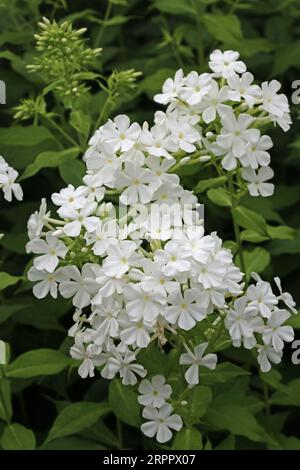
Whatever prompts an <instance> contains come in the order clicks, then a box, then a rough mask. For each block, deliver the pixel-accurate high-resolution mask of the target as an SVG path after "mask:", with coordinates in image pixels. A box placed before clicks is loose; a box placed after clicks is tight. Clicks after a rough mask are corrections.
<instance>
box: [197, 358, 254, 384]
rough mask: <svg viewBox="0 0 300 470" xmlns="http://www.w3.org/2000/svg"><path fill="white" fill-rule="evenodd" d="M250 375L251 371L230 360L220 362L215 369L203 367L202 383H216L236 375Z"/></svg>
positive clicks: (200, 375) (201, 372)
mask: <svg viewBox="0 0 300 470" xmlns="http://www.w3.org/2000/svg"><path fill="white" fill-rule="evenodd" d="M243 375H244V376H245V375H250V372H248V371H247V370H244V369H242V368H241V367H238V366H236V365H235V364H231V363H230V362H223V363H221V364H218V365H217V367H216V368H215V370H209V369H203V370H201V371H200V374H199V377H200V383H201V384H208V385H211V384H214V383H218V382H227V381H228V380H232V379H234V378H235V377H239V376H243Z"/></svg>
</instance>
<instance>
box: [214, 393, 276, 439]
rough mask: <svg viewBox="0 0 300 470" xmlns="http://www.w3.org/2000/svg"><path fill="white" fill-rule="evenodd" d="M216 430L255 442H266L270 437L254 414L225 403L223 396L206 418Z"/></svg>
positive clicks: (215, 401) (242, 407)
mask: <svg viewBox="0 0 300 470" xmlns="http://www.w3.org/2000/svg"><path fill="white" fill-rule="evenodd" d="M205 420H207V421H208V422H209V423H210V424H211V425H213V426H214V427H215V428H216V429H220V430H227V431H229V432H230V433H232V434H234V435H237V436H244V437H247V438H248V439H250V440H251V441H255V442H266V441H268V440H269V439H268V436H267V434H266V432H265V431H264V429H263V428H262V427H261V426H260V425H259V424H258V422H257V421H256V419H255V417H254V416H253V414H252V413H250V411H249V410H248V409H247V408H246V407H245V406H241V405H237V404H235V403H234V394H233V396H232V403H228V401H223V398H222V395H221V396H218V397H217V398H216V399H215V400H214V401H213V402H212V404H211V406H210V407H209V409H208V412H207V414H206V416H205Z"/></svg>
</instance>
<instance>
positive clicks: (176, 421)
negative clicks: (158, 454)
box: [141, 403, 183, 444]
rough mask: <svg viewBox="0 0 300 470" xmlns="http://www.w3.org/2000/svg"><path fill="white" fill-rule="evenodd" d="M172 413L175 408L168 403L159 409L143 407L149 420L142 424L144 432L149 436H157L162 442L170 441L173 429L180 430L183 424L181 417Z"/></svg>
mask: <svg viewBox="0 0 300 470" xmlns="http://www.w3.org/2000/svg"><path fill="white" fill-rule="evenodd" d="M172 413H173V408H172V406H171V405H169V404H167V403H166V404H164V405H163V406H162V407H161V408H159V409H156V408H152V407H149V406H147V407H146V408H144V409H143V418H145V419H147V420H148V422H147V423H143V424H142V426H141V430H142V432H143V433H144V434H145V435H146V436H148V437H154V436H156V440H157V442H159V443H161V444H163V443H165V442H167V441H169V440H170V439H172V431H171V429H173V430H174V431H180V429H181V428H182V426H183V423H182V419H181V417H180V416H179V415H177V414H172Z"/></svg>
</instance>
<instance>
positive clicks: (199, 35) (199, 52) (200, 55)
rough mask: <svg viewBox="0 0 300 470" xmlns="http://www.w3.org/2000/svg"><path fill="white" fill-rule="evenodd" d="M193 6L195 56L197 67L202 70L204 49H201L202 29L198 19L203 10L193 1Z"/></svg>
mask: <svg viewBox="0 0 300 470" xmlns="http://www.w3.org/2000/svg"><path fill="white" fill-rule="evenodd" d="M193 6H194V8H195V11H196V28H197V56H198V65H199V66H200V67H201V68H203V65H204V62H205V57H204V48H203V32H202V31H203V27H202V24H201V21H200V18H201V16H202V14H203V11H202V10H203V8H201V7H200V4H198V2H197V1H195V0H193Z"/></svg>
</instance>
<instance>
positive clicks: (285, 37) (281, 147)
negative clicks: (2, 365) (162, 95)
mask: <svg viewBox="0 0 300 470" xmlns="http://www.w3.org/2000/svg"><path fill="white" fill-rule="evenodd" d="M43 16H46V17H47V18H49V19H50V20H53V19H56V20H57V21H59V22H60V21H63V20H65V19H67V20H69V21H71V22H72V23H73V25H74V27H76V28H81V27H85V28H87V31H86V33H85V34H84V38H85V40H86V45H87V47H91V48H93V47H102V48H103V51H102V54H101V55H100V56H99V57H98V58H97V59H96V60H95V61H94V64H93V65H92V66H91V68H90V71H93V72H95V73H99V74H101V75H103V76H104V77H109V76H110V74H111V73H112V72H113V71H116V70H117V71H121V70H126V69H135V70H136V71H140V72H142V75H141V76H140V77H139V79H138V81H137V87H136V88H135V89H134V90H129V93H127V94H126V95H124V94H122V93H121V94H120V96H119V99H117V100H115V101H114V103H112V105H111V106H109V107H108V108H107V109H106V112H105V118H108V117H109V116H114V115H116V114H120V113H127V114H128V115H129V116H130V118H131V119H132V120H137V121H139V122H140V123H142V122H143V121H144V120H148V121H149V122H152V119H153V112H154V110H156V109H157V106H156V105H155V104H154V102H153V95H154V94H155V93H157V92H158V91H159V90H160V89H161V86H162V84H163V82H164V80H165V79H166V78H167V77H169V76H173V75H174V72H175V71H176V70H177V69H178V68H181V67H182V68H183V69H184V71H185V72H188V71H190V70H197V71H198V72H203V71H207V62H208V56H209V54H210V52H211V51H212V50H214V49H215V48H221V49H222V50H225V49H234V50H238V51H239V52H240V54H241V58H242V60H243V61H244V62H246V63H247V66H248V70H249V71H251V72H252V73H253V74H254V76H255V79H256V80H257V81H259V82H261V81H265V80H271V79H273V78H276V79H277V80H279V81H280V82H281V83H282V87H283V92H284V93H285V94H286V95H287V96H288V99H289V102H290V105H291V110H292V119H293V126H292V128H291V130H290V131H289V132H288V133H284V132H283V131H282V130H281V129H280V128H272V129H271V130H270V131H269V132H270V135H271V137H272V139H273V141H274V148H273V149H272V150H271V156H272V161H271V166H272V168H273V169H274V171H275V181H274V182H275V185H276V190H275V194H274V195H273V196H272V197H271V198H266V199H262V198H258V199H255V198H244V200H243V205H244V206H246V207H248V208H249V209H251V210H254V211H255V212H257V213H259V214H261V215H262V216H263V217H264V218H265V220H266V221H267V222H268V224H270V225H277V224H279V225H287V226H289V227H292V228H293V229H295V232H293V236H292V237H289V239H276V240H271V239H270V240H269V239H267V240H265V241H264V242H263V243H261V244H260V247H262V249H263V251H261V250H259V251H255V252H254V254H253V256H254V257H257V256H258V257H263V258H264V260H263V263H262V264H263V266H262V272H263V275H264V277H265V278H266V279H268V280H271V279H272V277H273V276H274V275H277V276H280V277H281V279H282V283H283V286H284V289H285V290H288V291H290V292H291V293H292V294H293V296H294V297H295V300H296V301H297V304H298V305H299V302H300V289H299V282H300V263H299V261H300V210H299V209H300V185H299V177H300V135H299V116H300V113H299V111H300V102H299V104H297V103H292V94H293V92H295V90H296V89H297V88H300V81H299V83H298V84H297V83H295V81H297V80H300V22H299V19H300V3H299V1H298V0H268V1H259V0H248V1H244V0H241V1H238V0H223V1H217V0H153V1H151V0H149V1H148V0H128V1H127V0H113V1H111V2H108V1H106V0H93V1H92V0H84V1H83V0H72V1H71V0H69V1H67V0H56V1H55V0H26V1H23V0H0V79H1V80H3V81H5V83H6V89H7V102H6V105H0V154H1V155H3V156H4V157H5V158H6V160H7V161H8V163H9V164H10V165H12V166H14V167H15V168H16V169H17V170H18V171H19V173H20V174H21V173H23V171H24V170H25V169H26V168H27V167H28V166H29V165H30V164H32V163H33V162H34V161H35V159H36V157H37V156H38V155H40V154H41V153H43V152H46V151H47V152H49V151H52V152H56V151H61V150H64V149H68V148H70V144H69V143H68V141H66V140H64V139H63V138H61V136H59V137H60V139H59V142H58V141H57V140H56V139H54V138H53V135H54V136H55V135H56V132H57V131H56V129H55V128H54V127H53V126H51V125H49V122H48V123H45V122H42V120H41V121H40V122H39V123H38V125H36V123H34V122H33V121H32V120H31V119H28V120H26V119H25V120H21V121H17V120H16V119H14V117H13V116H14V114H15V112H16V111H15V110H14V108H15V107H17V106H18V105H19V104H20V101H21V100H22V99H24V98H35V97H37V96H38V95H40V94H41V92H42V90H43V88H44V87H45V86H46V85H47V83H45V81H44V80H43V78H42V77H40V76H39V75H38V74H30V73H29V72H28V69H27V68H26V66H27V65H28V64H32V63H33V61H34V57H35V56H36V54H37V52H36V50H35V47H34V44H35V40H34V34H36V33H37V32H38V30H39V27H38V25H37V23H38V22H39V21H40V20H41V18H42V17H43ZM87 84H88V85H89V86H90V90H89V91H88V92H87V93H86V94H85V95H84V97H83V98H82V100H80V102H79V103H78V109H79V110H81V111H82V112H83V113H85V115H88V116H89V119H90V121H91V123H92V124H94V123H95V122H96V121H97V119H98V117H99V114H100V113H101V109H102V107H103V104H104V102H105V98H106V92H105V91H104V90H102V89H101V88H100V87H99V85H98V83H97V80H88V81H87ZM45 103H46V107H47V111H48V112H50V113H53V116H54V119H56V118H58V120H59V121H60V125H61V126H62V127H63V128H64V129H67V130H68V131H70V132H71V133H72V132H73V131H72V128H71V127H70V125H69V118H70V113H71V110H70V108H69V109H68V108H67V107H64V106H63V105H62V103H61V102H59V100H58V99H57V97H56V96H55V94H54V93H51V91H50V92H49V93H48V94H47V95H46V97H45ZM89 131H90V129H89V128H88V129H87V133H88V132H89ZM86 140H87V136H85V140H84V142H86ZM80 158H81V155H79V154H78V157H77V159H75V160H72V162H71V163H70V162H68V161H67V160H66V161H64V162H63V163H60V162H57V163H55V164H54V168H46V165H43V166H44V167H43V168H41V169H40V171H36V174H34V175H33V176H32V177H30V178H29V177H28V178H27V179H24V181H23V182H22V186H23V189H24V195H25V196H24V202H23V203H12V204H8V203H5V202H4V201H2V202H1V208H0V216H1V218H0V224H1V229H0V230H1V232H4V233H5V234H6V235H5V236H4V238H3V239H2V240H1V271H3V272H7V273H10V274H12V275H14V276H22V275H23V273H24V269H25V268H26V266H27V264H28V262H29V261H30V258H29V257H27V256H26V253H25V243H26V241H27V234H26V222H27V218H28V216H29V215H30V214H31V213H32V212H33V211H34V210H36V209H37V208H38V206H39V201H40V199H41V198H42V197H46V198H48V199H49V198H50V195H51V194H52V193H53V192H54V191H57V190H59V189H60V188H62V187H63V185H65V184H66V183H73V184H79V183H80V178H81V176H82V175H83V174H84V165H83V163H82V162H81V161H80ZM180 176H181V177H182V180H183V184H184V185H185V186H186V187H187V188H189V189H193V188H194V187H195V186H196V184H197V183H198V182H199V180H200V179H205V178H208V177H210V176H211V174H210V173H209V171H208V170H207V172H206V171H203V170H201V172H200V171H198V170H195V168H194V167H193V169H192V170H188V169H185V170H182V173H181V175H180ZM199 199H200V201H201V202H203V203H205V224H206V229H207V231H213V230H217V232H218V234H219V235H220V236H221V237H222V238H223V239H224V240H232V239H233V228H232V222H231V218H230V213H229V211H228V210H227V209H226V208H225V209H224V207H216V206H215V205H214V204H213V203H212V202H211V201H210V200H209V199H208V198H207V197H206V196H205V195H204V194H200V195H199ZM245 245H246V247H247V248H249V250H254V249H255V244H250V243H246V244H245ZM266 252H267V255H266V254H265V253H266ZM18 280H19V279H18V278H16V279H15V282H14V281H13V280H12V281H11V284H15V285H11V286H9V285H8V288H7V289H6V290H5V292H3V290H2V292H1V295H2V306H1V307H0V338H1V339H2V340H5V341H6V342H8V343H9V344H10V345H11V349H12V352H11V354H12V358H14V357H16V356H18V355H20V354H22V353H24V352H26V351H29V350H32V349H37V348H51V349H59V348H60V350H61V351H67V349H68V341H66V340H65V337H66V329H67V328H68V327H69V326H70V324H71V313H70V312H71V310H70V305H69V303H68V302H66V301H64V300H61V299H59V300H57V301H54V300H52V299H51V300H49V299H45V300H43V301H38V300H36V299H34V298H33V296H32V294H31V290H30V285H29V283H28V282H26V281H23V282H18ZM1 289H3V285H2V286H1ZM294 326H296V327H297V326H298V327H299V328H300V321H299V320H295V319H294ZM291 354H292V350H291V348H290V347H288V348H287V351H286V353H285V363H284V365H283V366H282V367H281V368H280V373H281V374H282V377H283V378H282V382H281V376H280V374H279V376H278V375H277V374H276V373H274V374H271V376H270V378H269V379H268V380H269V383H268V386H269V387H270V388H271V391H272V393H273V392H274V390H275V392H274V393H275V398H273V402H272V399H271V404H272V407H271V411H272V416H271V418H270V419H272V423H271V424H272V426H273V427H274V429H276V430H278V433H279V434H280V436H282V437H280V438H278V439H279V440H278V442H279V441H280V442H281V444H280V445H281V447H282V448H298V449H299V448H300V440H298V439H297V437H296V436H297V435H298V437H300V436H299V426H298V423H299V417H300V413H299V408H298V407H299V405H300V398H299V397H300V379H297V377H299V367H300V366H298V367H297V366H295V365H292V363H291ZM225 357H226V358H227V359H232V360H233V361H234V362H235V363H236V364H239V365H242V364H245V363H247V361H248V360H249V358H248V356H247V354H246V353H245V352H242V351H240V350H229V351H227V352H226V354H225ZM248 366H249V364H248ZM0 380H1V379H0ZM2 383H3V379H2ZM282 383H284V384H286V383H289V384H290V385H282ZM99 384H100V385H99ZM11 386H12V392H13V394H12V397H13V399H12V404H13V421H14V422H18V423H21V424H23V425H24V426H26V427H28V428H31V429H32V430H33V431H34V433H35V435H36V438H37V441H38V444H40V443H41V442H42V440H43V439H44V437H45V435H46V434H47V432H48V430H49V428H50V427H51V425H52V423H53V420H54V418H55V417H56V415H57V413H59V411H60V410H62V409H63V407H64V405H65V404H66V403H69V402H70V401H82V400H84V401H91V402H94V401H95V402H97V401H101V400H104V399H105V398H106V395H107V383H106V382H105V381H104V380H102V379H99V378H98V379H95V380H92V379H88V380H84V381H83V380H80V379H79V378H78V377H77V375H76V371H73V372H71V373H70V374H68V373H67V372H66V371H63V372H61V373H58V374H56V375H53V376H43V375H38V376H37V377H31V378H23V379H20V378H19V379H16V380H12V383H11ZM233 386H235V387H237V386H238V385H234V384H233V385H232V384H231V388H230V383H229V384H228V385H226V386H225V385H224V392H223V393H224V394H226V393H227V395H228V394H230V390H232V387H233ZM226 387H227V388H226ZM241 387H242V385H241ZM243 387H244V385H243ZM259 387H260V385H259V384H258V380H257V376H255V375H254V376H253V378H252V379H251V383H250V384H248V391H249V393H252V392H253V393H254V394H255V391H256V390H257V388H259ZM0 388H1V386H0ZM241 390H244V389H243V388H241ZM2 393H4V392H3V389H2ZM234 393H235V392H233V395H234ZM245 393H246V392H245ZM247 393H248V392H247ZM5 394H6V396H7V397H10V395H9V394H8V393H7V392H5ZM276 394H277V395H276ZM253 396H254V395H253ZM7 400H8V401H9V400H10V398H7ZM232 400H234V398H232ZM251 403H252V401H251V398H250V399H249V401H248V402H245V403H244V404H245V405H246V407H247V406H249V409H250V408H251V406H252V407H253V413H255V412H256V411H255V410H256V409H255V406H256V405H255V403H254V402H253V403H252V405H251ZM8 406H10V405H8ZM257 410H258V409H257ZM258 411H259V410H258ZM233 415H234V412H233ZM0 416H1V407H0ZM236 419H237V420H239V419H242V417H238V416H236ZM106 426H107V427H106ZM114 426H115V424H114V420H113V418H110V417H109V418H108V419H107V421H106V422H105V424H104V423H103V422H102V421H99V422H98V423H97V426H95V425H93V426H92V427H89V428H88V429H87V430H86V431H85V432H84V433H83V434H82V433H79V434H78V435H77V436H76V437H68V438H65V440H63V439H62V440H61V441H60V442H56V441H53V443H52V444H48V448H85V449H99V448H101V447H107V448H111V447H114V446H116V444H115V438H114V435H113V434H112V431H111V429H114ZM245 426H246V427H247V426H249V424H246V425H245ZM272 426H271V427H272ZM3 428H4V420H3V421H1V424H0V434H1V430H2V429H3ZM228 431H229V434H228ZM276 432H277V431H276ZM204 433H205V434H206V436H208V438H207V439H208V440H207V441H206V442H209V443H211V444H209V445H212V447H213V448H216V447H218V446H220V445H221V444H220V443H221V442H225V444H223V448H251V449H254V448H266V444H265V443H262V442H261V441H260V442H257V440H255V439H251V438H250V437H251V436H250V437H249V435H248V436H247V433H245V432H244V433H243V432H237V433H236V435H237V437H234V436H233V434H234V433H233V432H232V430H230V429H229V428H228V427H227V428H226V426H223V427H222V426H221V427H220V429H219V430H218V429H215V428H209V427H208V428H206V429H205V430H204ZM111 434H112V435H111ZM127 435H128V442H127V446H128V447H133V448H137V447H140V446H142V445H143V446H147V445H149V444H147V443H146V444H145V443H143V444H142V442H141V439H142V438H141V436H140V433H139V431H136V430H135V429H134V428H131V427H128V429H127ZM103 436H104V437H103ZM292 436H293V437H292ZM226 439H227V440H228V439H230V440H228V441H226ZM2 445H3V444H2ZM209 445H208V444H207V446H208V448H209ZM226 446H227V447H226Z"/></svg>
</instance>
